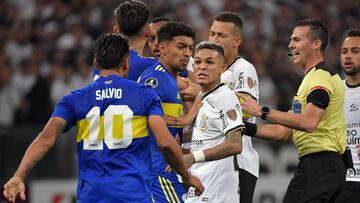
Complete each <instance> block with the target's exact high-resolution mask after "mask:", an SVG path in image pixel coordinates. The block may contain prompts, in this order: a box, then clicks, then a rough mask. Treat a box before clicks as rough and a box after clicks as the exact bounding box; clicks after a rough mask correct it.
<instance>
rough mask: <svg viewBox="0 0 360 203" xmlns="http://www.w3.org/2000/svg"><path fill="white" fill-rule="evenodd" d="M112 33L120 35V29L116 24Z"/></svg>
mask: <svg viewBox="0 0 360 203" xmlns="http://www.w3.org/2000/svg"><path fill="white" fill-rule="evenodd" d="M113 32H115V33H120V29H119V26H118V25H117V24H115V25H114V27H113Z"/></svg>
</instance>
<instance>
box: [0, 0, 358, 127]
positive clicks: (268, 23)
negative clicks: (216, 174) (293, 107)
mask: <svg viewBox="0 0 360 203" xmlns="http://www.w3.org/2000/svg"><path fill="white" fill-rule="evenodd" d="M144 2H146V3H147V5H148V6H149V7H150V11H151V17H158V16H163V17H167V18H169V19H172V20H181V21H184V22H185V23H187V24H189V25H190V26H192V27H193V28H194V29H195V30H196V34H197V36H196V40H197V42H199V41H202V40H205V39H207V37H208V30H209V26H210V25H211V22H212V18H213V16H214V15H215V14H216V13H217V12H220V11H224V10H229V11H234V12H237V13H239V14H240V15H241V16H242V18H243V21H244V27H243V35H244V42H243V44H242V45H241V48H240V50H239V52H240V54H241V55H242V56H243V57H245V58H246V59H248V60H249V61H250V62H251V63H253V64H254V65H255V67H256V70H257V72H258V75H259V81H260V102H261V103H262V104H264V105H268V106H270V107H273V108H277V109H280V110H283V111H287V110H288V109H289V105H290V101H291V99H292V97H293V96H294V95H293V94H294V93H295V92H296V89H297V86H298V85H299V83H300V79H301V74H302V71H301V69H300V68H298V67H294V65H293V64H292V62H291V60H290V58H289V57H288V56H287V53H289V49H288V48H287V45H288V42H289V39H290V34H291V31H292V28H293V26H294V23H295V22H296V21H297V20H299V19H304V18H316V19H320V20H322V21H323V22H324V23H325V24H326V25H327V26H328V28H329V31H330V34H331V39H330V44H329V46H328V49H327V51H326V54H325V61H326V62H327V63H328V64H329V65H330V66H332V67H334V68H336V69H337V70H338V71H339V72H340V71H341V68H340V63H339V54H340V47H341V42H342V35H343V33H345V31H346V30H347V29H348V28H350V27H358V28H359V27H360V26H359V25H360V12H359V10H360V1H358V0H298V1H293V0H236V1H234V0H222V1H221V0H171V1H169V0H144ZM118 3H119V1H114V0H52V1H46V0H5V1H0V112H1V113H0V127H9V126H13V125H16V124H42V123H43V122H46V121H47V120H48V118H49V116H50V114H51V112H52V110H53V106H54V104H55V102H56V101H57V100H58V99H59V98H61V96H63V95H64V94H65V93H67V92H69V91H70V90H73V89H77V88H80V87H82V86H85V85H87V84H89V83H90V82H91V81H92V54H91V48H92V42H93V40H94V39H96V37H97V36H98V35H99V34H101V33H106V32H112V26H113V25H114V22H115V18H114V15H113V10H114V9H115V7H116V6H117V5H118Z"/></svg>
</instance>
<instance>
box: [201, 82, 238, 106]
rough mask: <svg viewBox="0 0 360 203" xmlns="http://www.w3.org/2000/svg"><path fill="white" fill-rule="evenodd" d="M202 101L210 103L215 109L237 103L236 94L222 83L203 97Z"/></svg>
mask: <svg viewBox="0 0 360 203" xmlns="http://www.w3.org/2000/svg"><path fill="white" fill-rule="evenodd" d="M203 99H204V100H206V101H208V102H210V103H211V104H212V105H213V106H214V107H216V108H222V107H223V106H227V105H229V104H232V103H234V102H235V101H237V97H236V94H235V92H234V91H233V90H231V89H230V88H229V87H228V86H227V85H225V84H224V83H221V84H219V85H218V86H217V87H216V88H214V89H213V90H211V91H210V92H208V93H206V94H205V95H203Z"/></svg>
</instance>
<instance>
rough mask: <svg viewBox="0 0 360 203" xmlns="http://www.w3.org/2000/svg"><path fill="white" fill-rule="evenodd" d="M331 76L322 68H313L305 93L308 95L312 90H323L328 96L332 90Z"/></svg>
mask: <svg viewBox="0 0 360 203" xmlns="http://www.w3.org/2000/svg"><path fill="white" fill-rule="evenodd" d="M331 80H332V77H331V75H330V73H329V72H327V71H324V70H322V69H319V70H315V72H314V73H313V75H312V78H311V79H310V80H309V86H308V89H307V95H309V94H310V93H311V92H313V91H314V90H318V89H321V90H325V91H326V92H327V93H328V95H329V96H331V94H332V93H333V92H334V87H333V85H332V82H331Z"/></svg>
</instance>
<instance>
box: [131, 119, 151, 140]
mask: <svg viewBox="0 0 360 203" xmlns="http://www.w3.org/2000/svg"><path fill="white" fill-rule="evenodd" d="M147 126H148V125H147V119H146V117H145V116H133V120H132V132H133V138H141V137H146V136H148V135H149V131H148V128H147Z"/></svg>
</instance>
